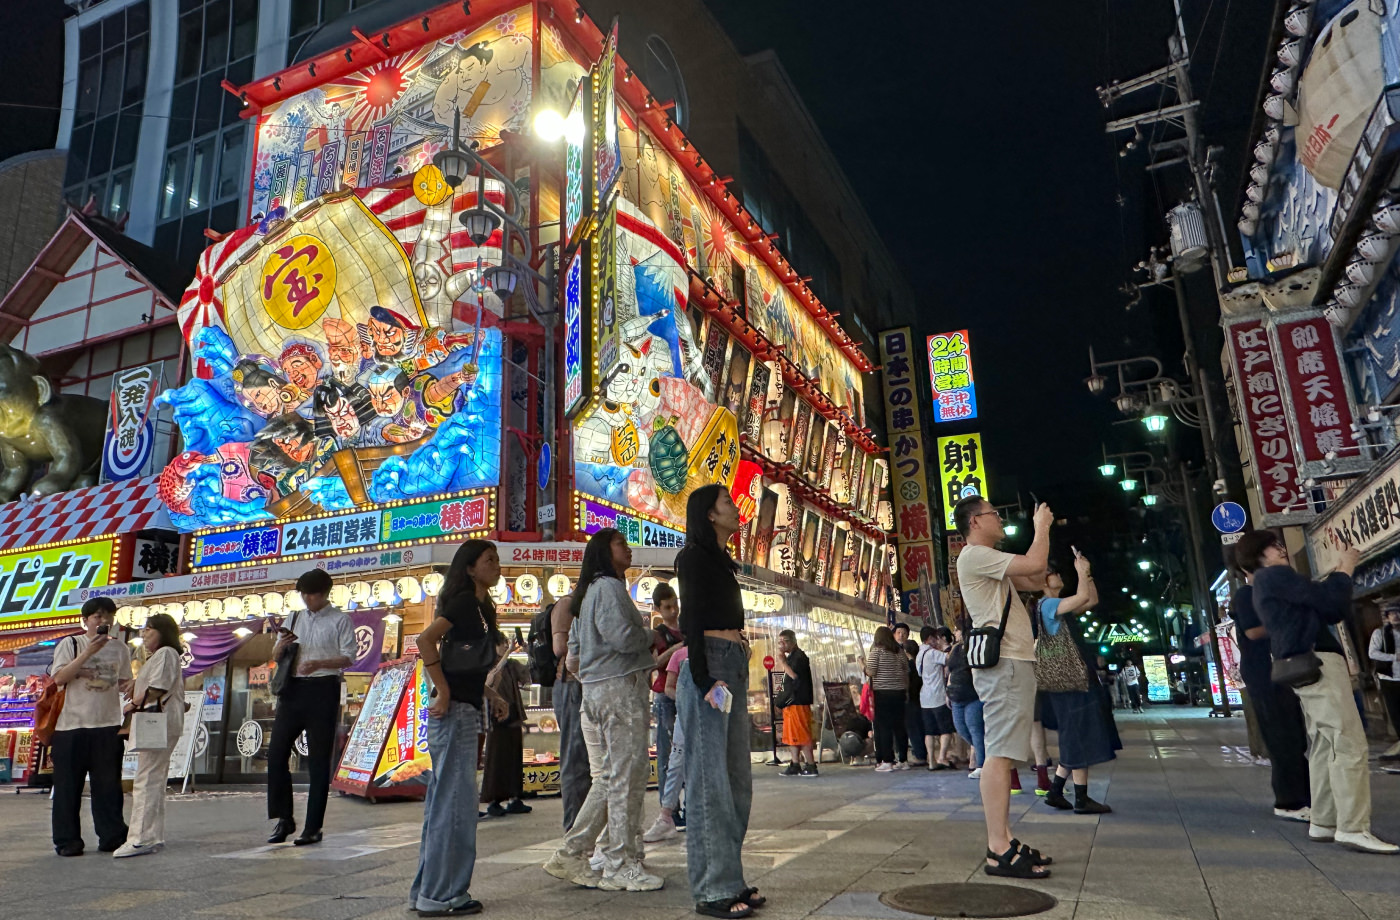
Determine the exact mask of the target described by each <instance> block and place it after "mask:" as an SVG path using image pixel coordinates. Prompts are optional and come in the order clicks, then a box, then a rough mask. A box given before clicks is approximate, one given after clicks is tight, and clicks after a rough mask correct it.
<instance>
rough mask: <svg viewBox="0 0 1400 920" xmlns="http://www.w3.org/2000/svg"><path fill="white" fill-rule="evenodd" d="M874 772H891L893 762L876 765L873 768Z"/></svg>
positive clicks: (892, 770)
mask: <svg viewBox="0 0 1400 920" xmlns="http://www.w3.org/2000/svg"><path fill="white" fill-rule="evenodd" d="M875 772H876V773H893V772H894V764H892V763H882V764H880V765H879V766H878V767H876V768H875Z"/></svg>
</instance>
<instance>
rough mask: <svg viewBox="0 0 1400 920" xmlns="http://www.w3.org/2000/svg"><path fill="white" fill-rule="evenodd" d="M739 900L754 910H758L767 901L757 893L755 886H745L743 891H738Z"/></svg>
mask: <svg viewBox="0 0 1400 920" xmlns="http://www.w3.org/2000/svg"><path fill="white" fill-rule="evenodd" d="M739 900H740V901H743V902H744V903H745V904H747V905H749V906H750V907H752V908H753V909H754V910H758V909H759V908H760V907H762V906H763V905H765V904H767V903H768V899H767V898H765V897H764V896H763V895H761V894H759V893H758V889H757V888H745V889H744V890H743V891H741V892H739Z"/></svg>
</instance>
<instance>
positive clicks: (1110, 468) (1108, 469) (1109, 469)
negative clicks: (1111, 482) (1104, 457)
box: [1099, 463, 1118, 477]
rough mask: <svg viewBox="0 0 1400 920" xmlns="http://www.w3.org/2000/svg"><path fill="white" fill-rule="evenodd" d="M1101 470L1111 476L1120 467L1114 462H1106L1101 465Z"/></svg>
mask: <svg viewBox="0 0 1400 920" xmlns="http://www.w3.org/2000/svg"><path fill="white" fill-rule="evenodd" d="M1099 472H1100V473H1102V474H1103V475H1104V476H1105V477H1110V476H1112V475H1113V474H1114V473H1116V472H1118V467H1117V466H1116V465H1115V464H1112V463H1105V464H1103V465H1102V466H1100V467H1099Z"/></svg>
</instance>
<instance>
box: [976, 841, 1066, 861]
mask: <svg viewBox="0 0 1400 920" xmlns="http://www.w3.org/2000/svg"><path fill="white" fill-rule="evenodd" d="M1011 845H1012V846H1013V847H1020V848H1021V849H1023V850H1025V851H1026V852H1028V853H1030V854H1031V861H1032V862H1034V863H1035V864H1036V865H1037V866H1050V865H1054V863H1055V858H1054V857H1053V856H1042V855H1041V853H1040V851H1039V850H1037V849H1036V848H1035V847H1030V846H1026V845H1025V844H1024V843H1022V842H1021V841H1019V840H1017V839H1016V838H1015V837H1012V838H1011ZM987 858H988V859H996V854H994V853H988V854H987Z"/></svg>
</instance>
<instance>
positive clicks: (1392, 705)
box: [1376, 680, 1400, 735]
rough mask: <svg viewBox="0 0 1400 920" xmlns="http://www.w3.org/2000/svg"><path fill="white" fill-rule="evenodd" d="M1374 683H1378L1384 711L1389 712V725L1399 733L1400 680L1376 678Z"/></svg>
mask: <svg viewBox="0 0 1400 920" xmlns="http://www.w3.org/2000/svg"><path fill="white" fill-rule="evenodd" d="M1376 683H1377V684H1380V689H1381V699H1383V700H1385V711H1386V712H1387V713H1389V714H1390V727H1391V728H1393V729H1395V734H1397V735H1400V680H1377V681H1376Z"/></svg>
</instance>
